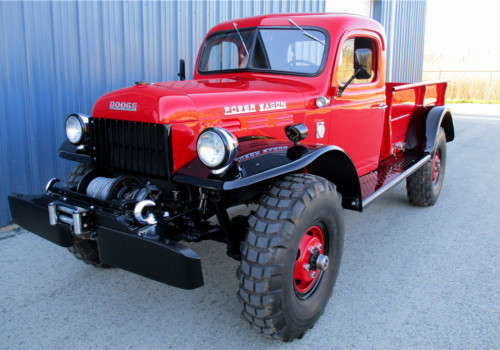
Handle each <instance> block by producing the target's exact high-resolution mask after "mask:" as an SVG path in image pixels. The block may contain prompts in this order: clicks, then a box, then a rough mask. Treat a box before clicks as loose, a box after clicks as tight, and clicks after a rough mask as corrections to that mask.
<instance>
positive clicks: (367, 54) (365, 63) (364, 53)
mask: <svg viewBox="0 0 500 350" xmlns="http://www.w3.org/2000/svg"><path fill="white" fill-rule="evenodd" d="M371 77H372V50H370V49H357V50H356V52H355V53H354V74H353V76H352V77H351V78H350V79H349V80H348V81H347V82H346V83H345V84H344V86H341V87H339V92H338V94H337V97H342V94H343V93H344V90H345V89H346V88H347V86H349V84H350V83H351V82H352V81H353V80H354V79H355V78H356V79H370V78H371Z"/></svg>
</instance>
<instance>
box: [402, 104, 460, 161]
mask: <svg viewBox="0 0 500 350" xmlns="http://www.w3.org/2000/svg"><path fill="white" fill-rule="evenodd" d="M440 127H442V128H443V129H444V131H445V134H446V142H451V141H453V140H454V139H455V125H454V122H453V116H452V113H451V110H450V109H449V108H448V107H446V106H435V107H430V108H429V107H425V106H423V107H418V108H417V109H415V112H414V113H413V115H412V117H411V119H410V122H409V124H408V130H407V132H406V148H407V149H412V150H416V151H421V152H428V153H432V152H433V151H434V148H435V145H436V140H437V137H438V135H439V128H440Z"/></svg>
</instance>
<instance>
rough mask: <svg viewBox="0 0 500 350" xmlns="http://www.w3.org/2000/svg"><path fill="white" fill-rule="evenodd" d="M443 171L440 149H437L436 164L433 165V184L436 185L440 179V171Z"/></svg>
mask: <svg viewBox="0 0 500 350" xmlns="http://www.w3.org/2000/svg"><path fill="white" fill-rule="evenodd" d="M440 172H441V158H439V149H437V150H436V154H435V156H434V165H433V167H432V185H433V186H436V185H437V183H438V181H439V173H440Z"/></svg>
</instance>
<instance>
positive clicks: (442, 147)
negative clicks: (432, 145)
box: [406, 128, 446, 207]
mask: <svg viewBox="0 0 500 350" xmlns="http://www.w3.org/2000/svg"><path fill="white" fill-rule="evenodd" d="M445 169H446V135H445V132H444V129H443V128H439V135H438V138H437V142H436V149H435V151H434V153H433V157H432V158H431V159H430V160H429V161H428V162H427V163H426V164H425V165H424V166H422V167H421V168H420V169H418V170H417V171H416V172H415V173H413V174H412V175H410V176H409V177H408V178H407V179H406V190H407V192H408V199H409V200H410V203H411V204H413V205H416V206H418V207H430V206H432V205H434V204H436V202H437V200H438V198H439V194H440V193H441V188H442V187H443V181H444V171H445Z"/></svg>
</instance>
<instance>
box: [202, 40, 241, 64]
mask: <svg viewBox="0 0 500 350" xmlns="http://www.w3.org/2000/svg"><path fill="white" fill-rule="evenodd" d="M238 56H239V55H238V46H237V45H236V44H235V43H233V42H231V41H222V42H219V43H218V44H216V45H214V46H213V47H212V50H210V56H209V58H208V67H207V71H212V70H223V69H237V68H239V57H238Z"/></svg>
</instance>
